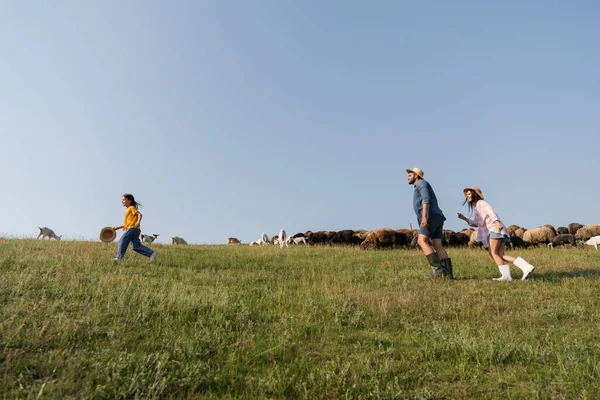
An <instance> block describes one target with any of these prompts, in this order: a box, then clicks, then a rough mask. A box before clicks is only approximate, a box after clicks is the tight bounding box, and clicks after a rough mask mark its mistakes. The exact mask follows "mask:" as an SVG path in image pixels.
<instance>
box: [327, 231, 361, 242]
mask: <svg viewBox="0 0 600 400" xmlns="http://www.w3.org/2000/svg"><path fill="white" fill-rule="evenodd" d="M360 242H362V240H360V238H359V237H358V236H356V235H355V232H354V231H353V230H350V229H345V230H342V231H339V232H336V234H335V235H333V237H332V238H331V240H329V243H339V244H360Z"/></svg>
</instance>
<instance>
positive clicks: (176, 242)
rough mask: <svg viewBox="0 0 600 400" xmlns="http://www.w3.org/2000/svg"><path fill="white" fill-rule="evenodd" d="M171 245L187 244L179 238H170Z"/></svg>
mask: <svg viewBox="0 0 600 400" xmlns="http://www.w3.org/2000/svg"><path fill="white" fill-rule="evenodd" d="M171 244H187V242H186V241H185V240H184V239H183V238H182V237H179V236H171Z"/></svg>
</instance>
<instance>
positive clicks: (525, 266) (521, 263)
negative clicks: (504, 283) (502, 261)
mask: <svg viewBox="0 0 600 400" xmlns="http://www.w3.org/2000/svg"><path fill="white" fill-rule="evenodd" d="M513 264H515V266H516V267H517V268H519V269H520V270H521V271H523V277H522V278H521V280H525V278H527V275H529V273H530V272H531V271H533V270H534V269H535V267H534V266H533V265H531V264H529V263H528V262H527V261H525V260H523V259H522V258H521V257H517V258H516V259H515V262H513Z"/></svg>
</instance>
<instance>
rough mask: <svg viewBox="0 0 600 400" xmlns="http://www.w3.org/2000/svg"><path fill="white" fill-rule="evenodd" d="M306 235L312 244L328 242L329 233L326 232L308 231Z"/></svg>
mask: <svg viewBox="0 0 600 400" xmlns="http://www.w3.org/2000/svg"><path fill="white" fill-rule="evenodd" d="M304 235H305V237H306V240H308V243H310V244H322V243H325V242H326V241H327V232H325V231H318V232H312V231H306V233H305V234H304Z"/></svg>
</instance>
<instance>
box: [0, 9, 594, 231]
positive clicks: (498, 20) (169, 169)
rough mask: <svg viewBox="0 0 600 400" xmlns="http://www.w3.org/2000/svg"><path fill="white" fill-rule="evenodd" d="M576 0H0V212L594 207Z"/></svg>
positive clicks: (2, 227) (366, 212)
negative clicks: (422, 186) (469, 198)
mask: <svg viewBox="0 0 600 400" xmlns="http://www.w3.org/2000/svg"><path fill="white" fill-rule="evenodd" d="M598 21H600V3H599V2H597V1H550V0H544V1H526V2H524V1H496V2H492V1H479V0H473V1H459V0H456V1H400V0H394V1H352V0H349V1H343V2H342V1H330V0H324V1H323V0H319V1H316V0H307V1H295V0H293V1H292V0H259V1H247V0H231V1H222V0H218V1H200V0H198V1H183V0H178V1H108V0H107V1H79V0H77V1H67V0H59V1H52V2H48V1H46V2H44V1H26V0H24V1H8V0H7V1H0V162H1V163H2V164H1V165H2V166H3V168H2V171H3V173H2V185H1V186H2V190H1V192H0V193H1V195H0V232H1V233H2V234H3V235H6V236H17V237H23V236H25V237H30V236H36V235H37V233H38V230H37V226H44V225H45V226H48V227H51V228H53V229H54V230H55V231H56V232H57V233H58V234H62V235H64V238H71V239H90V240H97V237H98V232H99V231H100V229H101V228H102V227H104V226H114V225H120V224H121V223H122V220H123V214H124V211H125V209H124V208H123V207H122V206H121V195H122V194H123V193H126V192H130V193H133V194H134V195H135V196H136V199H137V200H139V201H140V202H141V203H142V204H143V208H142V209H141V211H142V213H143V214H144V219H143V222H142V231H143V232H146V233H158V234H160V237H159V242H163V243H167V242H170V237H171V236H173V235H179V236H182V237H184V238H185V239H186V240H188V242H190V243H225V238H226V237H228V236H234V237H238V238H239V239H241V240H242V241H244V242H248V241H251V240H255V239H258V238H259V236H260V234H261V233H262V232H266V233H267V234H268V235H269V236H270V235H273V234H275V233H277V232H279V230H280V229H282V228H284V229H286V230H287V232H288V234H293V233H296V232H300V231H302V232H303V231H306V230H313V231H317V230H341V229H359V228H363V229H369V230H370V229H375V228H379V227H390V228H395V229H396V228H406V227H408V226H409V224H410V223H412V224H413V225H414V226H416V217H415V214H414V211H413V209H412V195H413V188H412V186H409V185H408V184H407V181H406V172H405V168H407V167H414V166H418V167H420V168H421V169H423V170H424V171H425V178H426V179H427V180H428V181H429V182H430V183H431V184H432V186H433V188H434V190H435V192H436V194H437V196H438V199H439V203H440V207H441V208H442V210H443V211H444V213H445V214H446V217H447V222H446V225H445V227H446V228H449V229H454V230H460V229H462V228H463V227H465V224H464V223H463V222H462V221H460V220H458V219H457V218H456V213H457V212H463V213H465V214H466V208H465V207H463V206H462V201H463V199H464V198H463V195H462V189H463V188H464V187H466V186H471V185H475V186H479V187H480V188H481V189H482V191H483V194H484V195H485V197H486V199H487V200H489V201H490V203H491V204H492V205H493V206H494V207H495V208H496V210H497V211H498V213H499V215H500V217H501V219H502V220H503V222H504V223H505V224H507V225H509V224H516V225H520V226H524V227H527V228H532V227H535V226H538V225H543V224H546V223H550V224H553V225H555V226H557V227H558V226H562V225H567V224H568V223H570V222H575V221H577V222H580V223H584V224H587V223H599V222H600V215H599V213H600V212H599V209H598V199H600V185H598V183H597V182H598V178H597V175H598V171H599V167H600V161H599V157H598V151H599V148H600V146H599V145H600V135H599V133H600V129H599V128H600V74H599V72H598V71H599V70H600V69H599V66H600V45H599V42H598V40H599V38H600V24H599V23H598Z"/></svg>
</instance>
